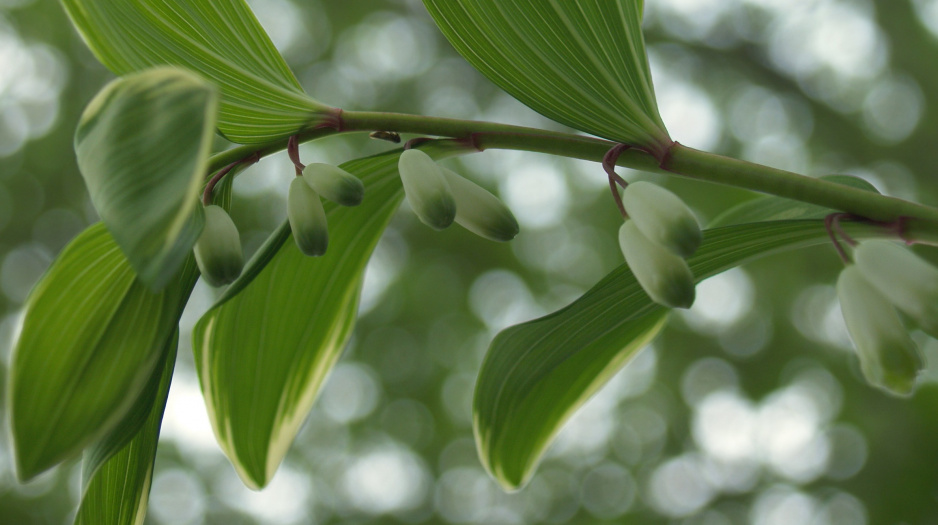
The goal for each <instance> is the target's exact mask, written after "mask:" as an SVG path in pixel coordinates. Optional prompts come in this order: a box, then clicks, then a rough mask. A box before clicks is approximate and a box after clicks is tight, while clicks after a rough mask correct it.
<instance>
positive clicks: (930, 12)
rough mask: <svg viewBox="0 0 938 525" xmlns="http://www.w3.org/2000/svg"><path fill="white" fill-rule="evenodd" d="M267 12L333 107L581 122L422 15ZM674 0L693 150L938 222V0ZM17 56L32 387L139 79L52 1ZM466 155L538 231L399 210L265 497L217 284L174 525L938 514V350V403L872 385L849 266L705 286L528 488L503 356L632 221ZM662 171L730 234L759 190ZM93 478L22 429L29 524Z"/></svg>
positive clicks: (177, 452)
mask: <svg viewBox="0 0 938 525" xmlns="http://www.w3.org/2000/svg"><path fill="white" fill-rule="evenodd" d="M250 3H251V4H252V6H253V7H254V8H255V11H256V12H257V14H258V16H259V18H260V19H261V22H262V23H263V24H264V26H265V27H266V28H267V30H268V32H270V34H271V35H272V38H273V40H274V42H275V44H277V46H278V47H279V48H280V50H281V51H282V52H283V54H284V56H285V57H286V59H287V61H288V62H289V63H290V65H291V66H292V67H293V68H294V70H295V71H296V73H297V77H298V78H299V80H300V82H301V84H302V85H303V86H304V88H305V89H306V90H307V91H308V92H309V93H310V94H312V95H313V96H315V97H316V98H317V99H319V100H322V101H323V102H325V103H327V104H330V105H334V106H338V107H343V108H346V109H360V110H388V111H402V112H414V113H422V114H428V115H434V116H448V117H460V118H476V119H490V120H496V121H500V122H506V123H512V124H526V125H535V126H541V127H548V128H557V127H558V125H556V124H553V123H551V122H548V121H546V120H545V119H543V118H542V117H540V116H539V115H537V114H535V113H533V112H532V111H530V110H528V109H526V108H525V107H524V106H522V105H521V104H520V103H518V102H516V101H514V100H513V99H511V98H510V97H509V96H507V95H506V94H504V93H501V92H500V91H499V90H498V89H497V88H495V87H494V86H492V85H491V84H490V83H489V82H487V81H486V80H485V79H484V78H482V77H481V75H479V74H478V73H476V72H475V71H474V70H473V69H472V68H471V67H470V66H469V65H468V64H466V63H465V62H464V61H463V60H462V59H461V58H459V57H458V56H457V55H456V54H455V53H454V52H453V50H452V49H451V48H450V47H449V46H448V44H446V42H445V41H444V39H443V38H442V36H441V35H440V34H439V33H438V31H437V30H436V29H435V27H434V26H433V24H432V21H431V20H430V18H429V16H428V15H427V14H426V13H425V11H424V9H423V7H422V5H421V3H420V2H417V1H408V0H382V1H378V0H373V1H370V2H330V1H325V0H318V1H317V0H303V1H299V0H295V1H291V0H251V1H250ZM646 10H647V12H646V29H647V38H648V42H649V52H650V57H651V63H652V70H653V74H654V79H655V84H656V86H657V92H658V101H659V106H660V108H661V113H662V117H663V119H664V121H665V124H666V125H667V126H668V129H669V131H670V132H671V135H672V136H673V137H674V138H675V139H676V140H679V141H681V142H682V143H685V144H688V145H690V146H695V147H700V148H704V149H711V150H713V151H716V152H719V153H722V154H728V155H731V156H736V157H740V158H744V159H747V160H753V161H756V162H761V163H765V164H768V165H771V166H776V167H780V168H786V169H792V170H794V171H798V172H801V173H805V174H810V175H823V174H828V173H850V174H853V175H858V176H861V177H864V178H867V179H868V180H870V181H871V182H873V183H874V184H875V185H876V186H877V187H878V188H879V189H880V190H881V191H883V192H884V193H887V194H891V195H896V196H899V197H904V198H910V199H913V200H917V201H919V202H923V203H926V204H932V205H934V204H936V203H938V179H936V178H935V177H934V170H935V168H934V167H935V165H936V164H938V148H935V144H936V143H938V69H936V68H935V67H934V64H935V58H934V57H936V56H938V2H936V1H935V0H896V1H891V2H873V1H872V0H849V1H848V0H798V1H794V2H792V1H783V0H732V1H729V0H706V1H699V2H687V1H681V0H648V2H647V7H646ZM0 64H2V66H0V313H2V321H0V370H5V367H6V365H7V363H8V362H9V348H10V340H11V339H12V338H13V337H14V336H15V333H16V330H17V315H18V314H17V312H18V308H19V307H20V305H21V304H22V302H23V300H24V299H25V297H26V294H27V293H28V290H29V288H30V286H31V285H32V284H33V283H34V282H35V280H36V279H37V278H38V277H39V275H41V273H42V271H43V270H44V269H45V268H46V267H47V266H48V264H49V263H50V261H51V260H52V258H53V257H54V255H55V254H56V253H58V252H59V251H60V250H61V248H62V247H63V246H64V245H65V243H66V242H67V241H68V240H69V239H71V238H72V237H73V236H74V235H75V234H77V232H78V231H80V230H81V229H83V228H84V227H85V226H87V225H88V224H90V223H92V222H94V221H95V220H96V218H95V217H94V212H93V211H92V208H91V207H90V204H89V202H88V197H87V194H86V191H85V189H84V186H83V183H82V179H81V176H80V175H79V173H78V171H77V168H76V165H75V160H74V153H73V149H72V135H73V131H74V128H75V125H76V123H77V120H78V115H79V114H80V112H81V110H82V109H83V107H84V105H85V104H86V103H87V101H88V100H90V99H91V97H92V96H93V95H94V93H95V92H96V91H97V90H98V89H99V88H100V87H101V86H102V85H103V84H104V83H105V82H106V81H107V80H108V79H109V78H110V77H111V75H110V74H109V73H108V72H107V71H106V70H105V69H104V68H103V66H101V65H100V64H98V63H97V62H96V61H95V59H94V58H93V57H92V56H91V54H90V52H89V51H88V50H87V48H86V47H85V46H84V45H83V43H82V42H81V41H80V39H79V38H78V36H77V34H76V33H75V32H74V30H73V29H71V27H70V26H69V24H68V21H67V19H66V18H65V16H64V14H63V12H62V9H61V7H60V6H59V5H58V4H57V3H56V2H54V1H52V0H0ZM405 138H408V137H405ZM217 146H218V147H219V148H222V147H225V144H223V141H221V140H219V142H218V145H217ZM388 147H390V144H388V143H384V142H380V141H376V140H371V139H368V138H367V137H366V136H365V135H364V134H362V135H355V136H342V137H332V138H329V139H326V140H323V141H321V142H315V143H311V144H307V145H304V146H303V147H302V148H301V152H302V154H303V158H304V161H307V162H328V163H333V164H338V163H340V162H343V161H346V160H349V159H352V158H356V157H359V156H362V155H365V154H370V153H374V152H378V151H382V150H384V149H387V148H388ZM449 166H450V167H452V168H453V169H455V170H457V171H459V172H460V173H462V174H464V175H467V176H469V177H471V178H472V179H474V180H476V181H477V182H479V183H481V184H483V185H485V186H487V187H488V188H490V189H496V190H498V192H499V193H500V195H501V196H502V197H503V198H504V199H505V201H506V202H507V203H508V205H509V206H510V207H511V208H512V209H513V211H514V212H515V214H516V216H517V217H518V219H519V222H520V223H521V234H520V235H519V236H518V237H517V238H516V239H515V240H514V241H512V242H511V243H508V244H494V243H490V242H487V241H485V240H483V239H480V238H478V237H475V236H474V235H472V234H470V233H468V232H466V231H463V230H459V229H450V230H447V231H444V232H433V231H430V230H429V229H427V228H426V227H424V226H423V225H422V224H420V223H419V221H418V220H417V219H416V218H415V217H414V216H413V214H412V213H411V212H410V211H409V210H404V211H401V212H400V213H398V215H397V216H396V217H395V219H394V221H393V222H392V225H391V228H390V230H389V231H388V233H387V234H386V236H385V238H384V239H383V240H382V242H381V244H380V245H379V247H378V249H377V251H376V254H375V256H374V258H373V261H372V264H371V267H370V269H369V273H368V278H367V280H366V285H365V289H364V292H363V293H364V296H363V304H362V316H361V319H360V321H359V324H358V326H357V328H356V332H355V336H354V338H353V341H352V344H351V345H350V347H349V348H348V350H347V351H346V354H345V356H344V357H343V358H342V360H341V361H340V365H339V366H338V368H337V369H336V370H335V372H334V373H333V376H332V377H331V379H330V381H329V383H328V385H327V387H326V389H325V391H324V392H323V394H322V395H321V397H320V399H319V400H318V401H317V404H316V407H315V408H314V410H313V413H312V415H311V416H310V418H309V421H308V422H307V424H306V426H305V428H304V430H303V431H302V432H301V434H300V436H299V438H298V440H297V443H296V444H295V446H294V447H293V449H292V451H291V453H290V455H289V456H288V458H287V462H286V464H285V466H284V467H283V468H282V469H281V471H280V472H279V473H278V475H277V477H276V478H275V479H274V481H273V483H272V485H271V487H270V488H268V489H267V490H266V491H264V492H262V493H251V492H250V491H248V490H247V489H245V488H244V487H243V486H242V485H241V484H240V481H239V480H238V479H237V476H236V475H235V473H234V471H233V469H232V468H231V466H230V464H228V463H227V461H226V460H225V458H224V457H223V456H222V455H221V453H220V451H219V450H218V448H217V446H216V445H214V442H213V437H212V436H211V431H210V429H209V427H208V425H207V422H206V421H205V419H204V418H205V416H204V414H203V410H204V409H203V408H202V405H201V398H200V396H199V394H198V385H197V383H196V379H195V375H194V372H193V365H192V357H191V355H192V354H191V345H190V343H189V336H190V335H189V334H190V332H191V328H192V325H193V324H194V322H195V320H196V319H198V317H199V316H200V315H201V314H202V313H203V312H204V311H205V310H206V309H207V308H208V306H209V305H210V304H211V301H212V298H213V294H214V291H213V290H211V289H209V288H207V287H204V286H202V285H200V286H199V287H197V288H196V291H195V294H194V295H193V299H192V301H191V304H190V308H189V311H188V313H187V315H186V316H185V318H184V320H183V326H182V330H183V333H182V336H181V344H180V351H179V360H178V363H177V375H176V380H175V382H174V385H173V392H172V393H171V394H170V397H171V399H170V404H169V409H168V413H167V416H166V418H165V420H164V431H163V436H162V441H161V446H160V451H159V454H158V458H157V470H156V473H155V477H154V484H153V492H152V495H151V500H150V511H149V517H148V522H152V523H160V524H162V523H166V524H170V523H172V524H183V523H219V524H221V523H225V524H228V523H308V522H315V523H345V522H352V523H436V522H450V523H538V522H543V523H604V522H608V523H613V522H614V523H642V524H646V523H680V524H682V525H703V524H707V525H714V524H720V525H723V524H733V525H736V524H744V523H755V524H759V525H763V524H766V525H767V524H776V523H778V524H781V523H786V524H787V523H811V524H815V525H822V524H823V525H827V524H830V525H840V524H864V523H869V524H879V523H908V524H919V523H934V522H938V506H936V505H935V498H936V497H938V496H936V495H938V464H936V461H935V459H934V458H936V457H938V440H935V439H934V436H935V435H936V431H938V410H936V408H938V406H936V405H938V389H936V388H935V386H934V382H935V380H938V372H936V370H935V367H936V366H938V343H936V342H935V341H934V340H930V339H927V338H925V337H924V336H923V334H920V333H916V334H915V336H916V338H917V339H918V341H919V343H920V346H921V347H922V348H923V350H924V352H925V354H926V357H927V358H928V359H929V361H930V364H931V368H930V369H929V372H928V376H927V377H926V378H925V380H924V384H923V385H922V386H921V387H920V389H919V391H918V392H917V393H916V395H915V396H914V397H913V398H911V399H909V400H900V399H893V398H890V397H887V396H885V395H883V394H881V393H880V392H879V391H877V390H874V389H873V388H871V387H869V386H867V385H866V384H865V383H864V381H863V380H862V377H861V376H860V374H859V370H858V366H857V363H856V360H855V358H854V357H853V355H852V350H851V347H850V343H849V340H847V339H846V335H845V332H844V330H843V327H842V320H841V319H840V314H839V311H837V310H836V298H835V294H834V290H833V286H832V285H833V281H834V279H835V277H836V275H837V272H838V271H839V269H840V268H841V263H840V262H839V260H838V259H837V257H836V255H835V254H834V251H833V250H832V249H830V247H821V248H815V249H810V250H804V251H802V252H798V253H791V254H785V255H781V256H775V257H771V258H767V259H764V260H761V261H759V262H757V263H754V264H751V265H747V266H746V267H744V268H743V269H741V270H733V271H731V272H728V273H726V274H724V275H722V276H718V277H716V278H713V279H711V280H710V281H708V282H706V283H704V284H702V285H701V286H700V287H699V289H698V302H697V304H696V305H695V307H694V308H693V309H692V310H691V311H690V312H689V313H687V314H676V315H673V316H672V320H671V322H670V324H669V327H668V328H667V330H666V331H665V332H664V334H663V335H662V336H661V337H660V338H659V339H658V340H657V341H656V342H655V343H654V344H653V348H648V349H646V350H645V352H644V353H643V354H642V355H641V356H640V357H639V358H638V359H637V360H636V361H635V362H633V363H632V364H631V365H629V367H627V368H626V370H625V371H624V372H623V373H622V374H620V376H618V377H617V378H616V379H614V380H613V382H612V384H610V385H609V386H608V387H607V388H606V389H605V390H604V391H603V392H601V393H600V394H599V395H598V396H597V397H596V398H595V399H594V400H593V401H592V402H591V403H589V404H588V405H587V407H585V409H584V410H583V412H582V413H581V414H580V415H579V416H578V417H576V418H575V419H574V420H572V421H571V422H570V424H569V425H568V427H567V429H566V430H565V431H564V434H563V435H562V436H561V437H560V439H559V440H558V442H557V444H556V445H555V446H554V448H553V450H552V451H551V452H550V453H549V454H548V459H547V460H546V461H545V463H544V464H543V465H542V466H541V468H540V470H539V472H538V474H537V475H536V476H535V478H534V480H533V481H532V483H531V485H530V486H529V487H528V488H526V489H525V490H524V491H522V492H520V493H517V494H511V495H506V494H504V493H502V492H500V491H499V490H498V488H497V486H496V484H495V483H494V482H493V481H492V480H490V479H489V478H488V477H486V476H485V474H484V472H483V470H482V468H481V466H480V465H479V462H478V460H477V459H476V456H475V446H474V444H473V441H472V432H471V414H470V400H471V395H472V388H473V384H474V379H475V373H476V371H477V370H478V367H479V363H480V361H481V358H482V355H483V353H484V351H485V349H486V347H487V344H488V341H489V340H490V339H491V337H492V336H493V335H494V333H495V332H496V331H497V330H498V329H500V328H502V327H505V326H507V325H509V324H513V323H516V322H519V321H522V320H525V319H528V318H531V317H533V316H536V315H540V314H543V313H547V312H550V311H553V310H555V309H556V308H558V307H560V306H562V305H564V304H566V303H567V302H569V301H570V300H571V299H573V298H574V297H576V296H577V295H579V294H581V293H582V292H583V291H585V290H586V289H587V288H589V287H590V286H591V285H592V284H593V283H595V282H596V281H597V280H598V279H599V278H600V277H601V276H602V275H604V274H605V273H607V272H608V271H610V270H611V269H612V268H614V267H615V266H617V265H618V264H620V263H621V260H620V257H621V255H620V254H619V252H618V246H617V244H616V239H615V235H616V231H617V228H618V224H619V220H620V219H619V218H618V214H617V211H616V208H615V205H614V203H613V202H612V200H611V199H610V198H609V197H608V193H607V190H606V186H605V184H606V179H605V175H604V174H603V172H602V169H601V168H600V167H599V165H595V164H590V163H583V162H574V161H569V160H566V159H558V158H550V157H545V156H539V155H534V154H521V153H513V152H500V151H490V152H485V153H483V154H480V155H474V156H471V157H467V158H464V159H462V160H460V161H452V162H450V163H449ZM291 176H292V167H291V165H290V164H289V161H288V160H287V159H286V158H285V156H278V157H275V158H270V159H265V160H264V161H263V162H262V163H260V164H259V165H257V166H254V167H251V168H250V169H248V170H246V171H245V172H244V173H243V174H242V175H241V176H240V177H239V179H238V180H237V181H236V183H235V185H234V198H235V201H234V207H233V216H234V219H235V221H236V222H237V224H238V226H239V229H240V231H241V232H242V236H243V241H244V245H245V248H246V249H247V250H248V251H251V250H253V249H255V248H256V247H257V246H259V245H260V243H261V242H263V240H264V238H265V237H266V235H267V234H268V233H269V232H270V231H271V230H272V229H273V228H274V227H275V226H276V225H277V224H279V222H280V221H281V220H282V219H283V217H285V214H286V207H285V196H286V191H287V188H288V184H289V182H290V177H291ZM627 176H628V178H630V179H636V178H647V177H649V176H647V175H642V174H638V173H629V174H627ZM655 180H657V181H660V182H663V183H665V184H666V185H667V186H668V187H669V188H670V189H672V190H673V191H675V192H676V193H678V194H680V195H681V196H682V197H683V198H684V199H685V200H686V201H687V202H688V203H689V204H690V205H691V206H692V207H693V208H694V209H695V210H697V212H698V213H699V215H700V216H701V217H702V218H704V219H705V220H706V219H711V218H713V217H715V216H716V215H717V214H719V212H720V211H722V210H724V209H726V208H727V207H729V206H731V205H732V204H735V203H737V202H741V201H743V200H745V199H748V198H750V195H748V194H746V193H745V192H742V191H738V190H733V189H726V188H721V187H717V186H714V185H710V184H704V183H700V182H694V181H689V180H680V179H676V178H674V179H667V180H665V179H661V178H655ZM919 253H920V254H921V255H923V256H925V257H928V258H931V260H933V261H935V260H936V255H935V253H933V251H928V250H922V251H920V252H919ZM3 377H4V372H0V382H2V381H3ZM3 392H5V390H3ZM0 395H5V394H0ZM4 425H6V419H5V417H4ZM63 431H67V429H63ZM78 468H79V467H78V465H77V463H73V464H66V465H64V466H62V467H60V468H58V469H57V470H55V471H53V472H52V473H50V474H47V475H44V476H43V477H41V478H40V479H39V480H38V481H35V482H32V483H30V484H28V485H19V484H17V483H16V481H15V479H14V476H13V472H12V461H11V455H10V450H9V439H8V438H7V433H6V430H5V429H4V432H3V433H2V434H0V523H10V524H34V523H35V524H46V523H50V524H59V523H68V522H70V519H71V518H70V514H71V513H72V512H73V511H74V510H73V509H74V508H75V506H76V502H77V499H78V496H79V494H78V490H79V488H78V487H79V483H78V481H79V472H78Z"/></svg>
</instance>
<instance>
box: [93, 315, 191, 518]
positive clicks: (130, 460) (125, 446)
mask: <svg viewBox="0 0 938 525" xmlns="http://www.w3.org/2000/svg"><path fill="white" fill-rule="evenodd" d="M178 343H179V332H178V331H177V332H174V333H173V335H172V337H170V339H169V341H167V343H166V349H165V352H164V354H163V358H162V361H161V363H162V366H159V367H157V368H156V370H154V372H153V376H152V379H151V381H150V384H149V385H148V387H147V391H146V392H145V393H144V395H141V396H140V400H139V401H138V403H137V404H138V406H139V415H140V416H142V418H138V417H136V415H135V416H134V419H140V421H139V423H136V422H135V423H134V424H133V425H125V424H122V425H120V426H118V427H117V428H115V429H114V430H113V431H112V432H111V434H110V435H109V436H108V437H107V438H106V439H104V440H102V441H101V442H99V443H98V444H96V445H95V446H94V447H91V448H89V449H88V450H87V451H86V452H85V455H84V460H83V462H82V477H83V481H82V486H83V493H82V497H81V505H80V506H79V508H78V515H77V516H76V517H75V524H76V525H137V524H141V523H143V520H144V518H145V516H146V509H147V500H148V496H149V493H150V482H151V481H152V479H153V462H154V460H155V459H156V447H157V442H158V441H159V436H160V424H161V423H162V421H163V410H164V408H165V407H166V398H167V396H168V395H169V385H170V382H171V381H172V377H173V367H174V364H175V362H176V347H177V345H178ZM105 457H106V458H109V459H107V460H106V462H102V461H101V459H102V458H105Z"/></svg>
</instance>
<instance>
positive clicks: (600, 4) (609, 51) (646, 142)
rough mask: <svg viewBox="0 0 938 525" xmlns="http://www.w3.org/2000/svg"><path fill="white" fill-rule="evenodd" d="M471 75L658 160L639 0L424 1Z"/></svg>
mask: <svg viewBox="0 0 938 525" xmlns="http://www.w3.org/2000/svg"><path fill="white" fill-rule="evenodd" d="M424 4H425V5H426V7H427V9H428V10H429V11H430V14H431V15H432V16H433V19H434V20H435V21H436V24H437V26H439V27H440V30H441V31H442V32H443V34H444V35H446V38H447V39H448V40H449V42H450V43H451V44H452V45H453V47H455V48H456V50H457V51H458V52H459V53H460V54H461V55H462V56H463V57H465V59H466V60H468V61H469V62H470V63H471V64H472V65H473V66H475V68H476V69H478V70H479V71H481V72H482V74H484V75H485V76H486V77H488V78H489V80H491V81H492V82H494V83H495V84H497V85H498V86H499V87H501V88H502V89H504V90H505V91H507V92H508V93H510V94H511V95H512V96H514V97H515V98H517V99H518V100H520V101H521V102H523V103H525V104H526V105H528V106H530V107H531V108H532V109H534V110H535V111H537V112H539V113H541V114H543V115H545V116H547V117H549V118H552V119H554V120H556V121H558V122H561V123H563V124H567V125H568V126H573V127H575V128H577V129H580V130H583V131H586V132H589V133H593V134H595V135H599V136H601V137H605V138H607V139H610V140H614V141H616V142H624V143H627V144H633V145H640V146H644V147H646V148H648V149H650V150H652V151H658V152H662V151H663V150H662V148H664V147H667V145H668V144H670V142H671V141H670V139H669V138H668V133H667V131H666V130H665V126H664V123H663V122H662V121H661V117H660V116H659V114H658V106H657V102H656V101H655V92H654V86H653V85H652V81H651V72H650V70H649V67H648V59H647V56H646V54H645V41H644V37H643V35H642V27H641V26H642V10H643V8H644V2H643V1H642V0H578V1H575V2H573V1H566V0H458V1H454V0H424Z"/></svg>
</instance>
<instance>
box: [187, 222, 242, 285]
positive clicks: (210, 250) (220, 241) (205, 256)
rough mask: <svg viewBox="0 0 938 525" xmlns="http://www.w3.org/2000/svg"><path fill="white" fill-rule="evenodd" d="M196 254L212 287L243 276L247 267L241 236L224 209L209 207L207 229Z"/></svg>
mask: <svg viewBox="0 0 938 525" xmlns="http://www.w3.org/2000/svg"><path fill="white" fill-rule="evenodd" d="M193 251H194V252H195V262H196V264H197V265H198V266H199V271H200V272H202V278H203V279H205V282H207V283H208V284H210V285H212V286H222V285H226V284H229V283H231V282H232V281H234V280H235V279H237V278H238V276H239V275H241V268H242V267H243V266H244V255H243V254H242V253H241V236H240V235H238V228H237V227H236V226H235V224H234V222H233V221H232V220H231V217H229V216H228V213H227V212H226V211H225V210H224V209H223V208H222V207H221V206H216V205H214V204H213V205H211V206H206V207H205V228H204V229H203V230H202V234H201V235H200V236H199V240H198V241H196V243H195V247H194V248H193Z"/></svg>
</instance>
